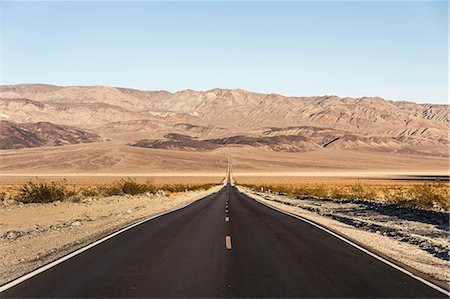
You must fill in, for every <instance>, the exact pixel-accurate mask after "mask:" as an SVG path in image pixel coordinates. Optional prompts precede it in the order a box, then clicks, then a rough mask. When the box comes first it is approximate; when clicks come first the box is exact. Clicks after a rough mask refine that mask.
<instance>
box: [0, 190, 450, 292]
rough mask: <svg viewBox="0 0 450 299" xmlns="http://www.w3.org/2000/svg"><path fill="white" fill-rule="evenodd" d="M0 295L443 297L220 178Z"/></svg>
mask: <svg viewBox="0 0 450 299" xmlns="http://www.w3.org/2000/svg"><path fill="white" fill-rule="evenodd" d="M226 217H228V218H226ZM227 236H229V237H228V238H227ZM0 297H1V298H9V297H33V298H67V297H70V298H88V297H95V298H114V297H116V298H117V297H126V298H132V297H146V298H148V297H203V298H206V297H207V298H211V297H297V298H337V297H346V298H446V296H445V295H444V294H442V293H440V292H438V291H436V290H434V289H432V288H431V287H429V286H427V285H425V284H423V283H421V282H419V281H417V280H415V279H413V278H411V277H410V276H408V275H406V274H404V273H402V272H400V271H398V270H396V269H394V268H392V267H390V266H388V265H386V264H384V263H383V262H380V261H378V260H377V259H375V258H373V257H371V256H370V255H368V254H366V253H364V252H362V251H360V250H358V249H356V248H354V247H353V246H351V245H349V244H347V243H346V242H344V241H342V240H340V239H338V238H336V237H334V236H332V235H330V234H327V233H325V232H324V231H322V230H320V229H318V228H316V227H314V226H312V225H310V224H307V223H305V222H303V221H300V220H298V219H296V218H293V217H290V216H288V215H285V214H283V213H280V212H278V211H275V210H273V209H271V208H269V207H267V206H264V205H262V204H260V203H258V202H256V201H254V200H252V199H250V198H248V197H247V196H245V195H243V194H241V193H239V192H238V190H237V189H236V188H235V187H232V186H230V185H227V186H226V187H224V188H223V189H222V190H221V191H219V192H217V193H215V194H212V195H210V196H208V197H206V198H204V199H202V200H199V201H197V202H195V203H193V204H191V205H189V206H188V207H185V208H183V209H181V210H178V211H176V212H173V213H170V214H167V215H164V216H161V217H158V218H155V219H153V220H150V221H148V222H146V223H144V224H142V225H139V226H136V227H134V228H132V229H130V230H127V231H125V232H123V233H121V234H119V235H117V236H116V237H114V238H111V239H109V240H107V241H105V242H103V243H101V244H99V245H97V246H95V247H93V248H91V249H89V250H87V251H85V252H83V253H81V254H79V255H77V256H75V257H73V258H71V259H69V260H66V261H64V262H62V263H60V264H58V265H57V266H55V267H53V268H51V269H49V270H47V271H45V272H42V273H41V274H38V275H36V276H34V277H32V278H30V279H28V280H26V281H24V282H22V283H20V284H18V285H16V286H14V287H13V288H10V289H8V290H6V291H5V292H3V293H1V295H0Z"/></svg>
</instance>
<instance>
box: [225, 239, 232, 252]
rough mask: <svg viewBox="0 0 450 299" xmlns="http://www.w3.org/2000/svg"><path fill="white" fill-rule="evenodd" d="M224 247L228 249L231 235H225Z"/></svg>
mask: <svg viewBox="0 0 450 299" xmlns="http://www.w3.org/2000/svg"><path fill="white" fill-rule="evenodd" d="M225 247H226V248H227V249H228V250H230V249H231V236H226V237H225Z"/></svg>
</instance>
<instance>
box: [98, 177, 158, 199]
mask: <svg viewBox="0 0 450 299" xmlns="http://www.w3.org/2000/svg"><path fill="white" fill-rule="evenodd" d="M101 189H102V191H101V193H102V194H103V195H106V196H113V195H124V194H128V195H138V194H143V193H147V192H150V193H154V192H155V191H156V189H157V188H156V187H155V186H154V185H153V184H152V183H151V182H150V181H149V182H147V183H145V184H140V183H137V182H136V181H135V180H132V179H130V178H128V179H121V180H120V181H118V182H116V183H113V184H112V185H109V186H103V187H102V188H101Z"/></svg>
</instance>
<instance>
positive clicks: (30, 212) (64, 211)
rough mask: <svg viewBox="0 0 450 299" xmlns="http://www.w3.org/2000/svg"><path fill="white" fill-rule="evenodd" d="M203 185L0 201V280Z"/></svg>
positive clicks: (190, 195) (167, 206)
mask: <svg viewBox="0 0 450 299" xmlns="http://www.w3.org/2000/svg"><path fill="white" fill-rule="evenodd" d="M221 187H222V186H217V187H214V188H212V189H210V190H207V191H188V192H183V193H176V194H165V193H163V192H160V193H158V194H144V195H137V196H127V195H124V196H111V197H105V198H87V199H84V200H82V201H80V202H55V203H47V204H16V203H11V202H9V203H8V202H4V203H3V205H2V206H0V285H2V284H5V283H7V282H8V281H11V280H13V279H15V278H17V277H20V276H22V275H24V274H26V273H28V272H30V271H32V270H34V269H36V268H38V267H40V266H42V265H45V264H47V263H49V262H52V261H54V260H56V259H58V258H59V257H62V256H64V255H66V254H68V253H70V252H72V251H74V250H77V249H78V248H81V247H83V246H85V245H87V244H89V243H92V242H94V241H96V240H99V239H101V238H102V237H104V236H106V235H108V234H110V233H112V232H114V231H117V230H119V229H121V228H123V227H125V226H127V225H130V224H132V223H135V222H138V221H140V220H142V219H145V218H148V217H151V216H153V215H157V214H159V213H162V212H165V211H168V210H171V209H175V208H177V207H181V206H183V205H185V204H188V203H191V202H194V201H196V200H198V199H200V198H202V197H204V196H206V195H208V194H210V193H212V192H216V191H218V190H219V189H220V188H221Z"/></svg>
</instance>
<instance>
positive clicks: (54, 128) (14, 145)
mask: <svg viewBox="0 0 450 299" xmlns="http://www.w3.org/2000/svg"><path fill="white" fill-rule="evenodd" d="M100 140H101V138H100V136H98V135H97V134H95V133H91V132H86V131H84V130H81V129H78V128H75V127H70V126H61V125H55V124H52V123H48V122H39V123H23V124H18V123H13V122H9V121H5V120H2V121H0V149H19V148H27V147H40V146H52V145H53V146H61V145H67V144H77V143H90V142H96V141H100Z"/></svg>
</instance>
